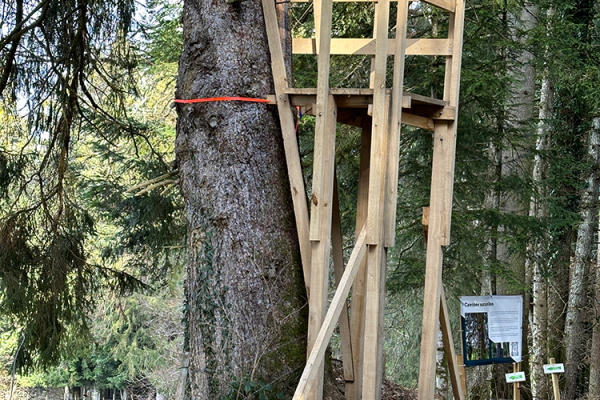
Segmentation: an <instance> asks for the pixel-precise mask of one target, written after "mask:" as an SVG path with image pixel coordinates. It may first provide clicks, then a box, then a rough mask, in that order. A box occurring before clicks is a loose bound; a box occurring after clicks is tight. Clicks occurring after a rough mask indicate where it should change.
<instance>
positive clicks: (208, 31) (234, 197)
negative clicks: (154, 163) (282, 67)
mask: <svg viewBox="0 0 600 400" xmlns="http://www.w3.org/2000/svg"><path fill="white" fill-rule="evenodd" d="M260 4H261V3H260V1H256V0H251V1H245V2H243V3H240V2H239V1H236V0H234V1H219V2H214V1H209V0H186V1H185V2H184V11H183V24H184V50H183V53H182V56H181V59H180V64H179V77H178V82H177V98H179V99H192V98H205V97H221V96H244V97H255V98H256V97H258V98H264V97H266V95H267V94H269V93H272V80H271V69H270V58H269V49H268V46H267V41H266V35H265V28H264V20H263V14H262V8H261V5H260ZM176 152H177V159H178V162H179V170H180V177H181V188H182V191H183V195H184V199H185V208H186V215H187V219H188V277H187V283H186V314H185V323H186V346H187V349H186V351H189V354H190V364H189V378H188V384H189V391H190V392H189V395H188V396H186V398H192V399H220V398H222V396H224V395H227V394H228V393H230V394H233V398H246V396H249V395H251V394H252V393H254V396H257V395H258V391H259V390H260V389H261V388H263V389H264V388H265V386H264V385H269V384H272V385H273V387H274V389H273V392H272V394H271V396H273V397H274V395H275V393H277V392H281V393H282V394H283V395H284V396H285V398H290V397H291V394H292V393H293V389H294V386H295V383H296V382H297V378H298V376H299V374H300V373H301V367H302V366H303V364H304V361H305V358H306V336H305V335H306V326H307V307H306V293H305V286H304V281H303V277H302V270H301V265H300V258H299V250H298V244H297V237H296V234H295V223H294V216H293V212H292V205H291V196H290V189H289V183H288V178H287V173H286V167H285V159H284V152H283V146H282V139H281V133H280V130H279V123H278V119H277V115H276V111H275V109H274V108H271V107H270V106H267V105H265V104H259V103H249V102H224V101H220V102H209V103H199V104H186V105H180V106H178V125H177V143H176ZM267 389H268V388H267ZM267 394H268V393H267ZM271 396H269V397H271Z"/></svg>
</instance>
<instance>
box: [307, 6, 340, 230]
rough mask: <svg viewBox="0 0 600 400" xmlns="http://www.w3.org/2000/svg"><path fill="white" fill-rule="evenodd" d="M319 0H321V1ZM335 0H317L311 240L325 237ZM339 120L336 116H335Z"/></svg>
mask: <svg viewBox="0 0 600 400" xmlns="http://www.w3.org/2000/svg"><path fill="white" fill-rule="evenodd" d="M317 3H318V4H317ZM332 6H333V4H332V0H316V1H315V14H317V12H316V11H317V9H320V12H319V13H318V14H319V15H320V18H321V20H320V22H321V23H320V25H319V26H320V32H321V34H320V37H319V43H320V49H321V51H320V53H319V56H318V60H317V67H318V75H317V101H316V105H317V109H316V115H317V117H316V118H317V120H316V122H315V142H314V157H313V171H314V172H313V182H312V195H311V199H310V204H311V219H310V240H322V239H323V237H322V235H323V232H322V230H321V213H319V212H316V210H317V208H318V207H319V202H323V201H325V200H324V199H323V198H322V197H323V192H324V190H325V186H324V182H323V180H322V177H323V174H322V173H321V171H322V169H323V166H324V163H325V162H326V159H325V157H326V154H325V153H326V149H325V146H324V144H323V140H324V137H325V136H326V134H327V132H326V131H327V129H328V128H329V121H328V118H329V113H328V110H329V107H328V104H327V103H328V100H329V97H330V95H329V61H330V57H329V49H330V44H331V43H330V39H331V15H332ZM334 120H335V119H334Z"/></svg>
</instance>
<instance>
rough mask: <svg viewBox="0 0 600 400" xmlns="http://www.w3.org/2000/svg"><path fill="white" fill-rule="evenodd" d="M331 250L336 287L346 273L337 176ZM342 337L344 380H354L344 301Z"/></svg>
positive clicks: (340, 321)
mask: <svg viewBox="0 0 600 400" xmlns="http://www.w3.org/2000/svg"><path fill="white" fill-rule="evenodd" d="M331 225H332V226H331V251H332V253H333V270H334V273H335V284H336V287H337V286H338V285H339V283H340V280H341V279H342V275H343V274H344V248H343V240H342V221H341V216H340V201H339V198H338V184H337V178H336V177H335V175H334V182H333V216H332V220H331ZM339 327H340V339H341V348H342V362H343V367H344V380H345V381H347V382H351V381H353V380H354V367H353V360H352V342H351V337H350V323H349V320H348V305H347V303H346V302H344V305H343V307H342V313H341V314H340V319H339Z"/></svg>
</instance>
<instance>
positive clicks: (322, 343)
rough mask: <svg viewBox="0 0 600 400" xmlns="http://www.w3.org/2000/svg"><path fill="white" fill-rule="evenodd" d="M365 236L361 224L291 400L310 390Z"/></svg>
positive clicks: (301, 399) (363, 248)
mask: <svg viewBox="0 0 600 400" xmlns="http://www.w3.org/2000/svg"><path fill="white" fill-rule="evenodd" d="M366 238H367V229H366V226H363V228H362V230H361V232H360V235H359V236H358V238H357V240H356V244H355V245H354V249H353V250H352V254H351V255H350V259H349V260H348V265H347V266H346V269H345V270H344V274H343V275H342V279H340V283H339V284H338V287H337V289H336V291H335V294H334V295H333V299H332V300H331V304H330V305H329V309H328V310H327V314H326V315H325V319H324V320H323V324H322V325H321V329H320V330H319V334H318V336H317V339H316V340H315V343H314V345H313V347H312V350H311V352H310V356H309V357H308V360H307V361H306V366H305V367H304V372H302V376H301V377H300V382H299V383H298V387H297V388H296V392H295V393H294V398H293V400H305V399H306V398H307V396H308V393H309V392H310V389H311V387H312V384H313V382H314V380H315V377H316V375H317V372H318V371H319V366H320V365H321V363H322V362H323V356H324V355H325V350H327V344H328V343H329V339H331V335H332V334H333V330H334V329H335V324H336V322H337V320H338V319H339V317H340V314H341V312H342V308H343V306H344V304H346V299H347V298H348V293H350V288H351V287H352V283H354V278H355V277H356V273H357V272H358V268H359V267H360V263H361V261H362V259H363V257H364V256H365V252H366V250H367V244H366Z"/></svg>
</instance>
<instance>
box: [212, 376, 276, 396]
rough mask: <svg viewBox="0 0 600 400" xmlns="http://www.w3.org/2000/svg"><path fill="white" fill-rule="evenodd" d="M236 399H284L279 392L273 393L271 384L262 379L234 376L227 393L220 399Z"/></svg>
mask: <svg viewBox="0 0 600 400" xmlns="http://www.w3.org/2000/svg"><path fill="white" fill-rule="evenodd" d="M238 399H257V400H274V399H285V396H284V395H283V394H282V393H279V392H277V393H273V386H271V385H270V384H266V383H264V382H263V381H254V380H251V379H250V378H248V377H244V378H243V379H242V380H240V381H238V378H237V377H235V376H234V377H233V378H232V381H231V389H230V391H229V393H228V394H227V395H226V396H223V397H222V399H221V400H238Z"/></svg>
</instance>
